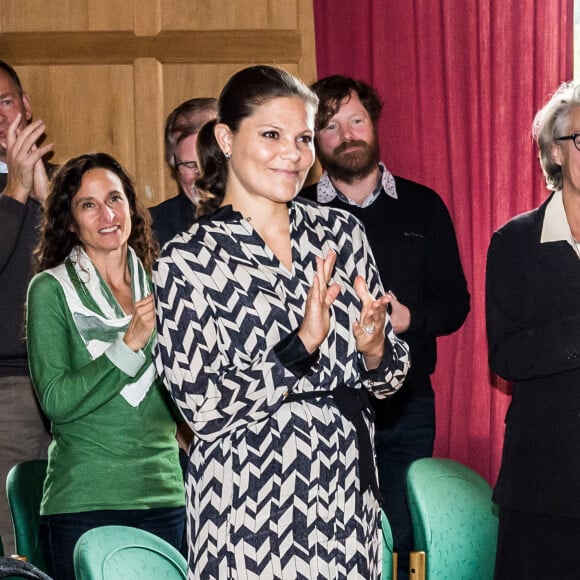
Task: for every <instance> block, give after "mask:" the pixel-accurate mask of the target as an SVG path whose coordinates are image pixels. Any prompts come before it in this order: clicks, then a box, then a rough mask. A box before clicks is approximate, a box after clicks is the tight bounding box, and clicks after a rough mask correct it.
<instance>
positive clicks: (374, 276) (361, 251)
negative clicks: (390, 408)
mask: <svg viewBox="0 0 580 580" xmlns="http://www.w3.org/2000/svg"><path fill="white" fill-rule="evenodd" d="M353 221H354V222H355V224H354V226H353V228H352V232H353V234H352V239H353V256H355V259H356V262H357V263H356V264H355V275H357V274H359V275H361V276H363V278H364V279H365V280H366V282H367V287H368V289H369V292H370V293H371V295H372V296H374V297H377V298H378V297H379V296H382V295H383V294H384V292H385V291H384V289H383V285H382V282H381V279H380V276H379V272H378V269H377V266H376V263H375V258H374V256H373V253H372V250H371V248H370V245H369V242H368V240H367V237H366V234H365V233H364V228H363V226H362V224H360V222H359V221H358V220H355V219H354V218H353ZM353 281H354V278H353ZM410 366H411V357H410V353H409V347H408V345H407V343H406V342H405V341H404V340H402V339H401V338H399V337H398V336H397V335H396V334H395V332H394V331H393V325H392V324H391V320H390V318H389V315H388V314H387V320H386V323H385V354H384V357H383V361H382V363H381V364H380V365H379V366H378V368H376V369H373V370H371V371H368V370H366V368H365V365H364V361H363V358H362V355H361V357H360V361H359V368H360V369H361V371H360V372H361V379H362V381H363V384H364V385H365V386H366V388H367V389H368V390H369V391H370V392H371V393H372V394H373V395H374V396H375V397H377V398H379V399H382V398H385V397H388V396H389V395H393V394H394V393H396V392H397V391H398V390H399V389H400V388H401V387H402V386H403V382H404V380H405V377H406V376H407V372H408V371H409V368H410Z"/></svg>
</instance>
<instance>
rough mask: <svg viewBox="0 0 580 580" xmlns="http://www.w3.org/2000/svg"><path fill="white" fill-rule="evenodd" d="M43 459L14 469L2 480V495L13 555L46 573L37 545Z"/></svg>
mask: <svg viewBox="0 0 580 580" xmlns="http://www.w3.org/2000/svg"><path fill="white" fill-rule="evenodd" d="M47 464H48V462H47V461H46V460H45V459H35V460H32V461H25V462H24V463H19V464H17V465H15V466H14V467H13V468H12V469H11V470H10V471H9V472H8V477H7V478H6V494H7V496H8V503H9V504H10V511H11V512H12V522H13V525H14V542H15V544H16V552H17V554H19V555H20V556H26V558H27V559H28V562H30V563H31V564H34V565H35V566H36V567H37V568H40V569H41V570H44V571H46V565H45V562H44V557H43V556H42V550H41V548H40V541H39V534H38V532H39V520H40V502H41V501H42V488H43V485H44V477H45V475H46V466H47Z"/></svg>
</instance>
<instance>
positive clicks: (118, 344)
mask: <svg viewBox="0 0 580 580" xmlns="http://www.w3.org/2000/svg"><path fill="white" fill-rule="evenodd" d="M105 355H106V357H107V358H108V359H109V360H110V361H111V362H112V363H113V364H114V365H115V366H116V367H117V368H118V369H120V370H121V371H123V372H124V373H125V374H126V375H129V376H130V377H135V376H137V373H138V372H139V371H140V370H141V368H142V367H143V364H144V363H145V360H146V359H145V354H144V353H143V351H142V350H139V351H137V352H135V351H134V350H131V349H130V348H129V347H128V346H127V345H126V344H125V342H124V341H123V339H122V338H119V339H117V340H116V341H115V342H114V343H113V344H112V345H111V346H110V347H109V348H108V349H107V350H106V351H105Z"/></svg>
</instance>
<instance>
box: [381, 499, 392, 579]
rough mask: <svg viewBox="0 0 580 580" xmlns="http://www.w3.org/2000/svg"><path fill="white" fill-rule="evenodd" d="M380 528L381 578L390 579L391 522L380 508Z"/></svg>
mask: <svg viewBox="0 0 580 580" xmlns="http://www.w3.org/2000/svg"><path fill="white" fill-rule="evenodd" d="M381 518H382V528H383V575H382V580H392V578H393V545H394V544H393V532H392V531H391V524H389V520H388V519H387V516H386V515H385V512H384V511H383V510H381Z"/></svg>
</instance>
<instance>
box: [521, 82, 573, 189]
mask: <svg viewBox="0 0 580 580" xmlns="http://www.w3.org/2000/svg"><path fill="white" fill-rule="evenodd" d="M576 107H580V82H578V81H570V82H565V83H562V84H561V85H560V86H559V87H558V90H557V91H556V92H555V93H554V94H553V95H552V97H551V98H550V100H549V101H548V102H547V103H546V104H545V105H544V106H543V107H542V108H541V109H540V110H539V111H538V113H537V114H536V116H535V118H534V123H533V125H532V135H533V137H534V140H535V141H536V143H537V145H538V153H539V158H540V165H541V166H542V171H543V172H544V176H545V178H546V185H547V187H548V189H551V190H554V191H555V190H558V189H562V181H563V179H562V167H561V166H560V165H558V164H557V163H555V162H554V160H553V159H552V148H553V146H554V145H559V143H558V138H559V137H563V136H565V135H566V133H567V132H568V131H569V128H570V127H569V126H570V115H571V112H572V110H573V109H574V108H576Z"/></svg>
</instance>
